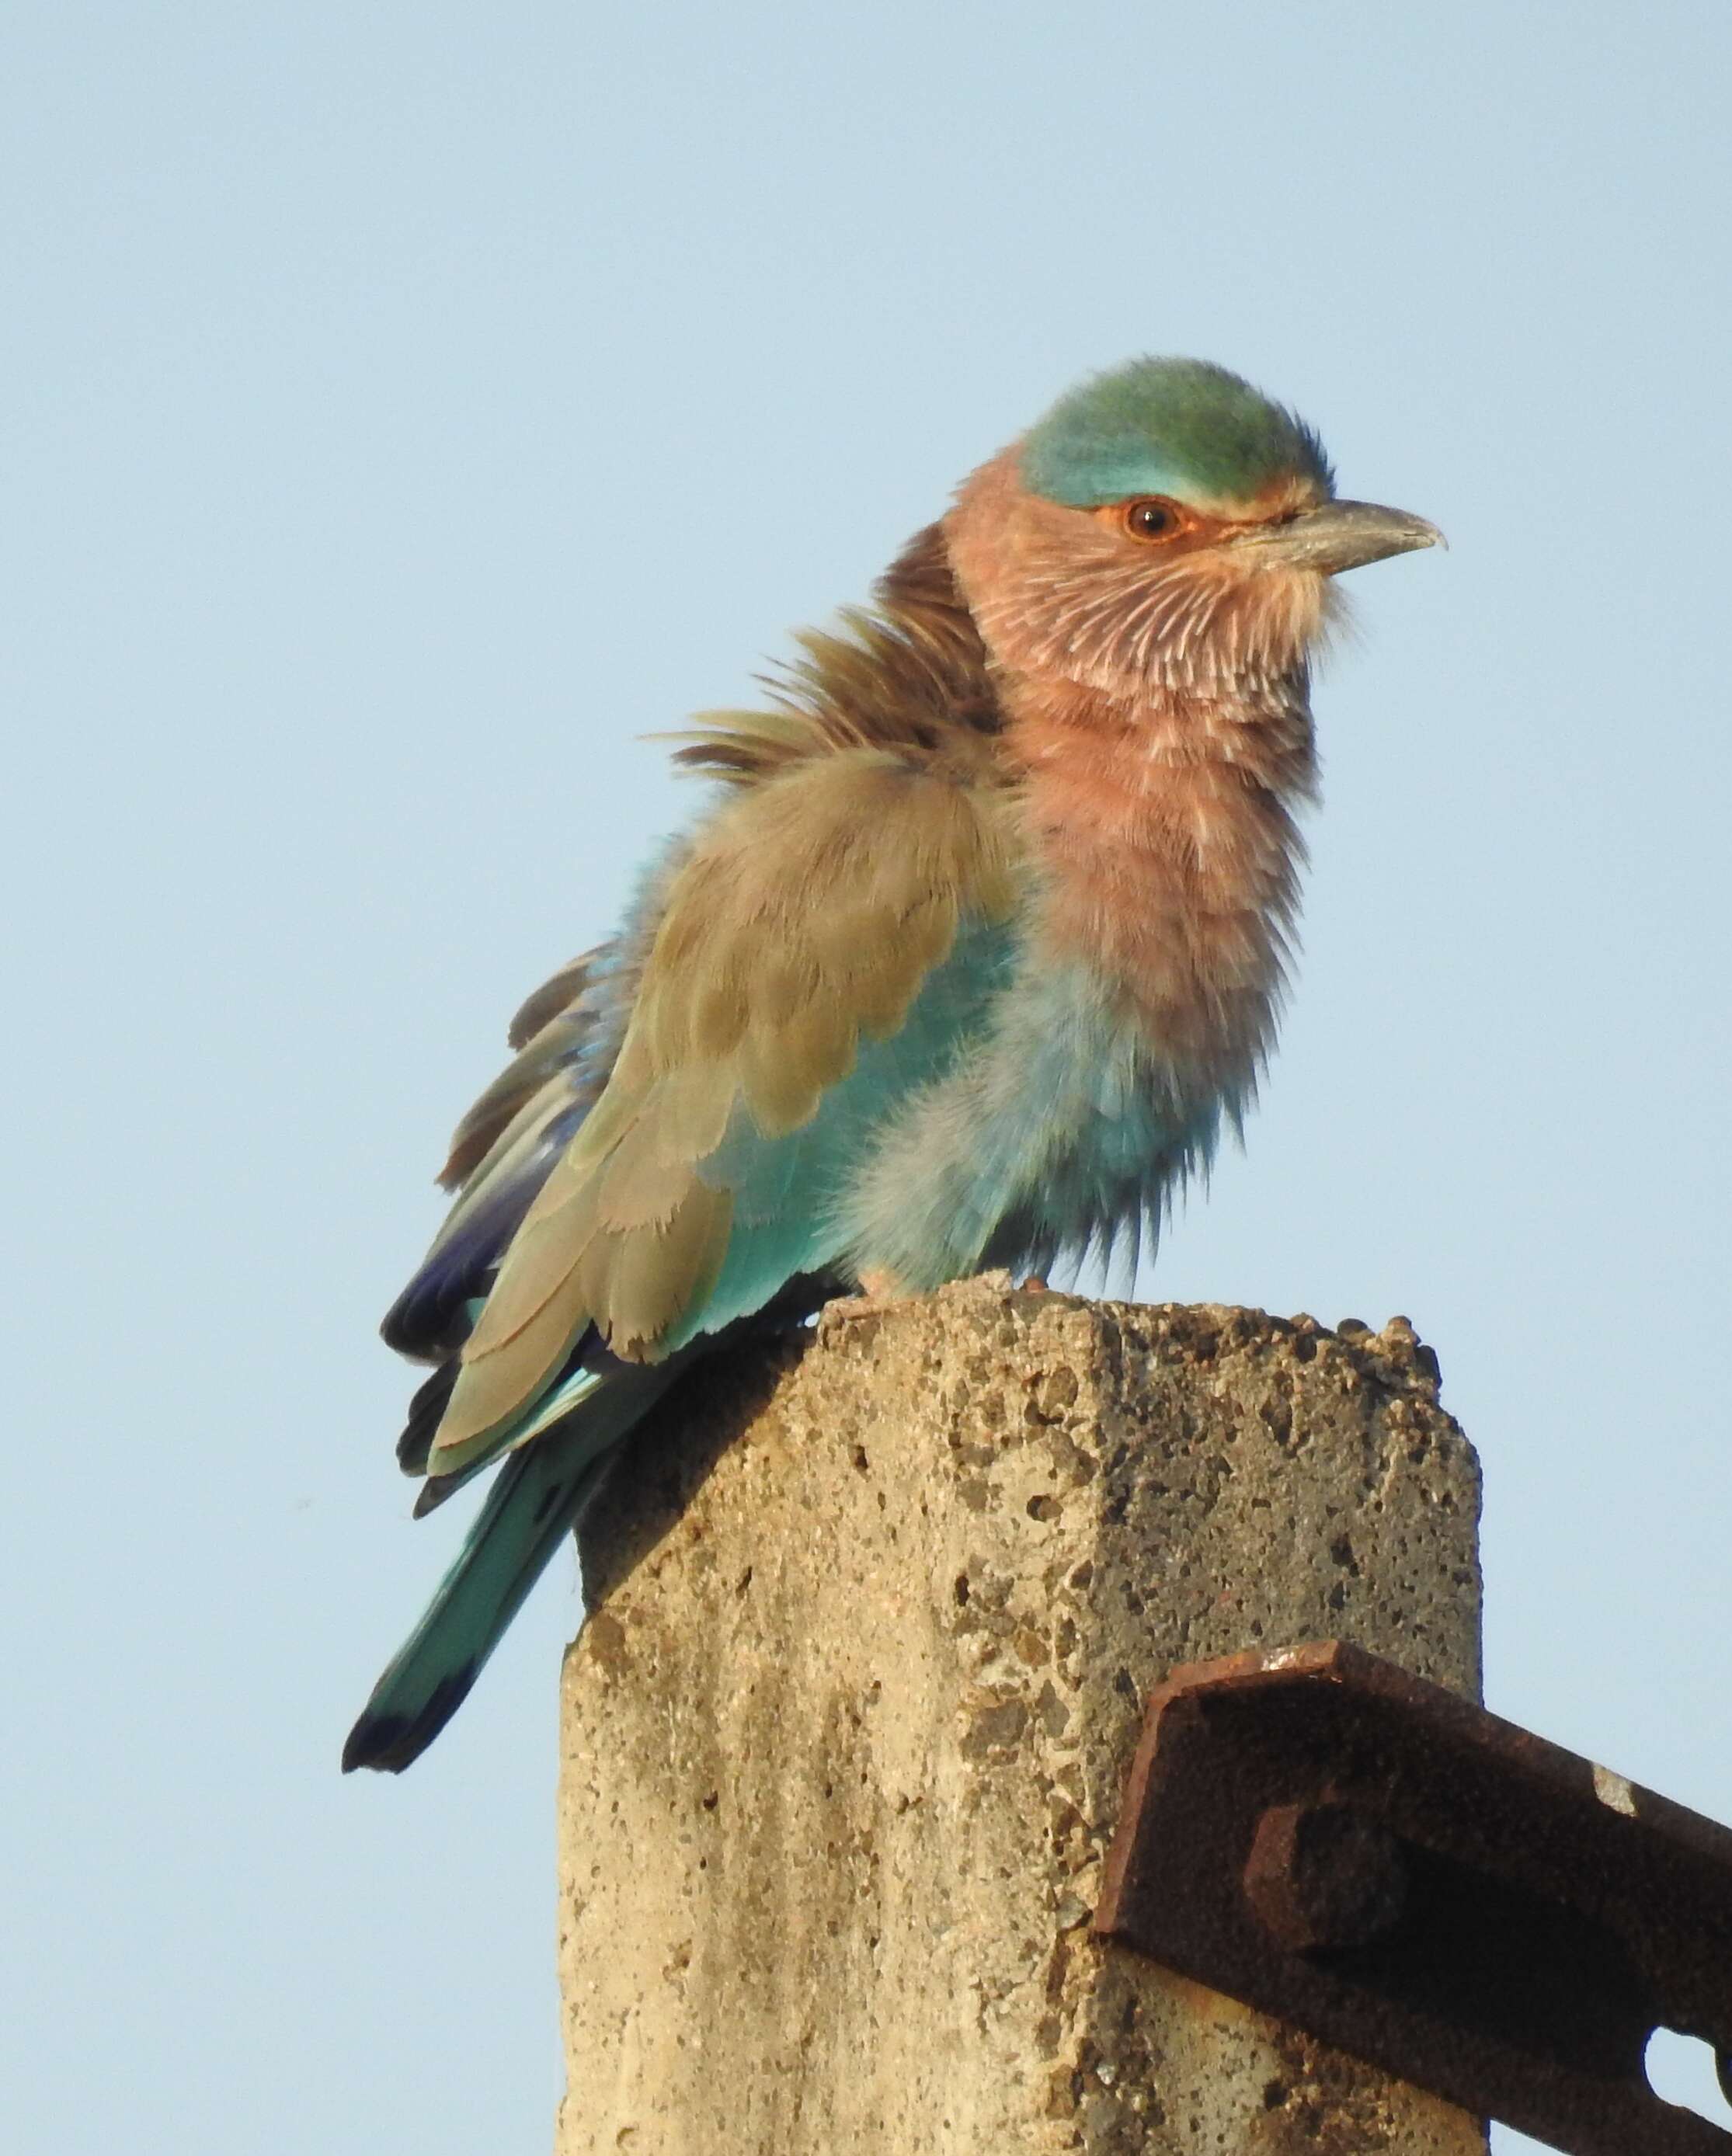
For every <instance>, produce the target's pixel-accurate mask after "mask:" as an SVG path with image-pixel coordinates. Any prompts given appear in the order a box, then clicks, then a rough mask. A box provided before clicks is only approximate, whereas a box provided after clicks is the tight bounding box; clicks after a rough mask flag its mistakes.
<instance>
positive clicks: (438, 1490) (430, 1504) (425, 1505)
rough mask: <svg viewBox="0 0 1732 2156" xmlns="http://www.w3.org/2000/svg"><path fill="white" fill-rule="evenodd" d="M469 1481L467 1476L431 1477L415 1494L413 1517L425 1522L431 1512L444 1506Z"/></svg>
mask: <svg viewBox="0 0 1732 2156" xmlns="http://www.w3.org/2000/svg"><path fill="white" fill-rule="evenodd" d="M468 1480H469V1477H468V1476H466V1475H429V1476H428V1478H427V1480H426V1481H424V1483H423V1484H422V1485H421V1486H420V1488H419V1490H418V1491H416V1493H415V1509H414V1515H413V1517H414V1518H416V1519H418V1520H424V1519H425V1518H426V1517H427V1515H428V1514H429V1512H434V1511H436V1510H437V1509H438V1507H439V1506H441V1505H443V1504H444V1502H445V1500H446V1498H447V1497H449V1496H450V1494H451V1492H452V1491H454V1490H460V1489H461V1488H462V1487H463V1486H464V1484H465V1482H466V1481H468Z"/></svg>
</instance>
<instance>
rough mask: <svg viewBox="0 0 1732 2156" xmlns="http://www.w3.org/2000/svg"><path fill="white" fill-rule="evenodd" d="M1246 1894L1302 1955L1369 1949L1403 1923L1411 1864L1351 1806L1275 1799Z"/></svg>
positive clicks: (1256, 1845)
mask: <svg viewBox="0 0 1732 2156" xmlns="http://www.w3.org/2000/svg"><path fill="white" fill-rule="evenodd" d="M1245 1898H1246V1901H1248V1902H1250V1904H1251V1907H1252V1908H1253V1909H1254V1910H1255V1911H1256V1912H1257V1918H1258V1921H1259V1922H1261V1923H1262V1926H1263V1928H1264V1929H1265V1930H1266V1931H1267V1932H1268V1933H1270V1934H1271V1935H1272V1937H1273V1938H1277V1939H1278V1940H1279V1941H1280V1942H1281V1943H1282V1946H1284V1947H1288V1948H1292V1949H1293V1950H1294V1951H1295V1952H1297V1953H1306V1952H1308V1951H1309V1950H1310V1949H1312V1948H1316V1947H1362V1946H1367V1945H1369V1944H1370V1942H1371V1941H1372V1940H1373V1939H1379V1938H1382V1937H1383V1936H1384V1935H1385V1933H1387V1932H1390V1931H1391V1930H1393V1929H1394V1928H1395V1924H1396V1922H1397V1921H1398V1920H1399V1918H1400V1917H1401V1910H1402V1907H1403V1905H1404V1904H1405V1902H1406V1898H1407V1866H1406V1863H1405V1862H1404V1861H1403V1859H1402V1856H1401V1844H1400V1843H1399V1842H1398V1841H1397V1840H1396V1839H1395V1836H1394V1835H1392V1834H1391V1833H1390V1831H1389V1830H1388V1829H1387V1828H1386V1827H1384V1826H1382V1825H1379V1823H1378V1822H1377V1820H1374V1819H1370V1818H1368V1817H1367V1815H1365V1813H1364V1812H1362V1811H1356V1810H1355V1809H1354V1808H1353V1807H1352V1806H1351V1805H1350V1804H1273V1805H1271V1807H1270V1808H1269V1809H1268V1810H1267V1811H1266V1812H1265V1813H1264V1814H1263V1815H1262V1818H1261V1819H1260V1820H1258V1821H1257V1832H1256V1834H1255V1835H1254V1836H1253V1837H1252V1840H1251V1855H1250V1856H1249V1857H1247V1858H1246V1864H1245Z"/></svg>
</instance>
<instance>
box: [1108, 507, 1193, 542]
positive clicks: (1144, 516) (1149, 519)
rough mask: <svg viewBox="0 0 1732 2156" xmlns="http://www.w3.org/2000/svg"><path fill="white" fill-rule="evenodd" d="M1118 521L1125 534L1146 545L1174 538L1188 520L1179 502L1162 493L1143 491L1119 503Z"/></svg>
mask: <svg viewBox="0 0 1732 2156" xmlns="http://www.w3.org/2000/svg"><path fill="white" fill-rule="evenodd" d="M1118 521H1119V523H1120V525H1121V526H1122V527H1123V531H1124V532H1125V535H1126V536H1127V537H1128V538H1131V539H1139V540H1141V541H1142V542H1143V543H1144V545H1145V546H1147V545H1149V544H1150V543H1151V542H1153V543H1155V544H1157V545H1158V544H1159V542H1161V541H1162V540H1164V539H1176V538H1177V537H1178V536H1179V535H1180V532H1181V531H1184V530H1185V526H1186V524H1187V522H1188V521H1189V520H1188V519H1187V518H1186V516H1185V511H1183V510H1182V509H1181V508H1180V506H1179V504H1178V503H1177V502H1176V501H1169V500H1168V499H1167V497H1166V495H1164V494H1144V495H1138V497H1137V499H1136V500H1134V501H1127V502H1125V503H1123V505H1122V506H1120V509H1119V511H1118Z"/></svg>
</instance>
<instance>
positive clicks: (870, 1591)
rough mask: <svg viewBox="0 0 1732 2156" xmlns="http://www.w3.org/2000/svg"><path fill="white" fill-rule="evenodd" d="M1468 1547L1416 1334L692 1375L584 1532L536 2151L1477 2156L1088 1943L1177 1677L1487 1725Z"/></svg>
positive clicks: (991, 1288) (1138, 1331) (803, 1359)
mask: <svg viewBox="0 0 1732 2156" xmlns="http://www.w3.org/2000/svg"><path fill="white" fill-rule="evenodd" d="M1477 1518H1478V1467H1477V1464H1476V1462H1475V1460H1474V1456H1473V1453H1472V1448H1471V1447H1470V1446H1469V1445H1468V1444H1467V1440H1466V1439H1465V1438H1464V1437H1463V1436H1462V1433H1461V1431H1460V1430H1459V1429H1458V1428H1457V1425H1456V1424H1455V1423H1454V1422H1453V1421H1452V1419H1450V1417H1449V1416H1448V1415H1447V1414H1445V1413H1444V1412H1443V1411H1442V1409H1440V1407H1439V1406H1438V1404H1437V1374H1436V1360H1435V1358H1433V1357H1432V1356H1431V1353H1430V1351H1429V1350H1428V1349H1426V1348H1425V1347H1422V1346H1421V1344H1420V1342H1418V1341H1417V1340H1416V1337H1415V1336H1414V1334H1413V1332H1412V1330H1411V1327H1409V1326H1408V1325H1407V1324H1406V1322H1405V1321H1403V1320H1401V1319H1394V1320H1391V1321H1390V1323H1389V1324H1388V1325H1387V1326H1385V1327H1384V1329H1383V1330H1382V1331H1381V1332H1375V1333H1374V1332H1369V1331H1366V1330H1364V1329H1362V1328H1359V1327H1344V1328H1343V1329H1342V1330H1340V1331H1339V1332H1331V1331H1329V1330H1328V1329H1327V1328H1325V1327H1322V1326H1319V1325H1318V1324H1317V1323H1316V1322H1314V1321H1313V1320H1312V1319H1309V1318H1306V1317H1300V1318H1296V1319H1292V1320H1287V1319H1280V1318H1274V1317H1267V1316H1266V1315H1264V1314H1263V1313H1262V1312H1257V1311H1246V1310H1232V1309H1226V1308H1220V1307H1215V1306H1197V1307H1183V1306H1154V1307H1144V1306H1134V1305H1128V1304H1119V1303H1097V1302H1089V1301H1082V1300H1080V1299H1078V1298H1076V1297H1073V1296H1066V1295H1059V1294H1051V1293H1047V1292H1046V1291H1037V1290H1034V1289H1028V1290H1022V1289H1016V1288H1013V1287H1012V1286H1011V1285H1010V1282H1009V1281H1008V1280H1006V1279H1004V1278H1002V1277H999V1278H989V1279H987V1280H984V1281H971V1282H968V1283H965V1284H964V1285H961V1286H956V1287H953V1288H949V1289H946V1290H944V1291H943V1292H941V1293H940V1294H938V1295H936V1296H931V1297H928V1298H924V1299H922V1300H919V1301H908V1302H897V1303H884V1304H874V1303H866V1302H861V1303H840V1304H835V1305H833V1306H831V1307H830V1309H829V1310H828V1311H826V1312H825V1314H824V1316H823V1317H822V1318H821V1319H820V1322H819V1324H818V1325H817V1327H816V1328H815V1330H813V1331H810V1332H805V1333H803V1334H801V1335H799V1336H798V1337H797V1338H795V1339H794V1340H793V1341H791V1342H787V1343H785V1344H784V1345H783V1346H781V1347H775V1348H771V1349H768V1350H758V1351H748V1352H743V1353H740V1354H738V1355H737V1356H734V1357H731V1358H727V1360H725V1361H717V1362H715V1363H712V1364H711V1365H709V1366H708V1367H707V1368H703V1369H700V1370H699V1371H697V1372H696V1373H694V1375H693V1377H692V1378H691V1379H690V1380H688V1381H687V1382H686V1384H685V1385H684V1386H683V1387H682V1388H681V1390H680V1391H678V1392H676V1394H673V1395H672V1396H671V1398H670V1399H669V1401H668V1402H667V1403H666V1407H665V1409H664V1411H663V1413H662V1414H661V1416H660V1419H659V1422H658V1423H657V1424H656V1425H655V1428H654V1429H652V1430H650V1431H648V1432H647V1433H646V1434H645V1436H644V1437H643V1438H642V1440H640V1446H639V1450H638V1453H637V1456H636V1458H635V1460H633V1461H632V1462H631V1463H630V1466H629V1467H628V1470H627V1471H626V1472H624V1473H622V1474H621V1475H620V1476H617V1477H616V1478H615V1487H614V1490H613V1491H612V1492H611V1493H610V1495H609V1498H608V1500H607V1501H606V1502H605V1504H604V1506H603V1507H601V1508H600V1509H599V1511H598V1512H597V1513H596V1515H595V1516H594V1517H593V1518H592V1520H591V1522H590V1523H589V1526H588V1531H587V1532H586V1534H585V1537H584V1549H583V1562H584V1575H585V1581H586V1587H587V1591H588V1595H589V1598H590V1600H591V1606H592V1611H593V1614H592V1615H591V1616H590V1618H589V1620H588V1624H587V1625H586V1626H585V1628H584V1630H583V1633H582V1635H580V1637H579V1638H578V1640H577V1641H576V1643H575V1644H574V1645H573V1647H572V1649H571V1650H570V1652H569V1654H568V1657H567V1661H566V1669H565V1677H564V1725H563V1771H562V1779H561V1787H560V1799H559V1805H560V1852H561V1856H560V1861H561V1923H560V1965H561V1979H562V1984H563V1997H564V2020H565V2027H566V2035H567V2044H568V2093H567V2097H566V2100H565V2102H564V2104H563V2107H562V2109H561V2113H560V2120H559V2127H558V2151H559V2152H560V2156H602V2152H607V2153H608V2156H617V2152H619V2151H622V2150H625V2151H630V2152H632V2156H736V2152H738V2156H808V2152H809V2156H820V2152H822V2156H838V2152H841V2151H859V2152H862V2156H865V2152H871V2156H989V2152H990V2156H1010V2152H1011V2151H1016V2152H1022V2151H1031V2152H1036V2156H1045V2152H1053V2156H1056V2152H1060V2151H1065V2152H1071V2151H1081V2152H1087V2156H1131V2152H1133V2151H1134V2152H1149V2156H1169V2152H1170V2156H1180V2152H1184V2156H1217V2152H1219V2156H1226V2152H1239V2151H1247V2152H1250V2151H1256V2152H1259V2156H1277V2152H1283V2151H1288V2150H1300V2149H1303V2150H1304V2151H1306V2152H1308V2156H1347V2153H1348V2152H1357V2151H1381V2150H1401V2151H1405V2152H1413V2156H1470V2152H1475V2151H1480V2152H1483V2149H1484V2148H1485V2141H1484V2138H1483V2133H1482V2132H1481V2130H1480V2129H1479V2128H1478V2126H1477V2125H1476V2124H1475V2123H1472V2122H1470V2121H1469V2120H1467V2119H1466V2118H1465V2117H1463V2116H1462V2114H1461V2113H1459V2112H1455V2111H1452V2110H1450V2109H1448V2108H1447V2107H1445V2106H1443V2105H1442V2104H1439V2103H1437V2102H1435V2101H1434V2100H1432V2099H1431V2098H1428V2097H1422V2096H1421V2095H1419V2094H1418V2093H1417V2092H1414V2091H1412V2090H1409V2089H1406V2088H1403V2087H1399V2086H1397V2085H1395V2084H1393V2083H1391V2082H1389V2081H1387V2080H1386V2079H1385V2077H1383V2076H1380V2075H1378V2074H1375V2073H1374V2072H1373V2071H1371V2070H1370V2069H1369V2068H1367V2067H1364V2066H1359V2065H1357V2064H1356V2063H1354V2062H1353V2061H1349V2060H1346V2059H1344V2058H1342V2057H1341V2056H1339V2054H1336V2053H1334V2052H1330V2051H1326V2050H1324V2049H1323V2047H1321V2046H1315V2045H1313V2044H1310V2043H1309V2042H1308V2041H1307V2040H1304V2039H1303V2038H1300V2037H1298V2036H1296V2035H1293V2034H1292V2033H1291V2032H1288V2031H1284V2030H1281V2029H1280V2028H1278V2027H1277V2026H1276V2025H1273V2024H1272V2023H1269V2022H1267V2021H1265V2020H1263V2019H1262V2017H1261V2016H1259V2015H1255V2014H1253V2013H1251V2012H1250V2011H1249V2010H1246V2009H1244V2008H1241V2007H1239V2006H1236V2005H1232V2004H1231V2003H1230V2002H1229V2001H1226V2000H1225V1999H1220V1998H1218V1997H1217V1996H1215V1994H1212V1993H1209V1992H1206V1991H1203V1990H1201V1989H1198V1988H1197V1987H1196V1986H1195V1985H1192V1984H1187V1983H1185V1982H1184V1981H1182V1980H1181V1979H1178V1978H1176V1977H1174V1976H1171V1975H1169V1974H1166V1973H1165V1972H1164V1971H1162V1970H1160V1969H1156V1968H1154V1966H1153V1965H1151V1964H1149V1963H1144V1962H1141V1961H1139V1960H1138V1958H1136V1957H1135V1956H1133V1955H1132V1954H1129V1953H1126V1952H1124V1951H1123V1950H1122V1949H1119V1948H1102V1947H1100V1946H1098V1945H1097V1943H1095V1942H1094V1940H1093V1939H1092V1937H1091V1936H1090V1934H1089V1933H1088V1930H1087V1920H1088V1917H1089V1916H1090V1914H1091V1913H1092V1909H1093V1905H1094V1900H1095V1897H1096V1894H1097V1891H1098V1886H1099V1881H1100V1871H1101V1864H1102V1856H1103V1854H1104V1851H1105V1849H1106V1845H1107V1843H1108V1840H1109V1838H1110V1836H1111V1834H1112V1830H1113V1825H1114V1823H1115V1821H1116V1819H1117V1816H1118V1804H1119V1798H1120V1791H1121V1788H1122V1785H1123V1779H1124V1775H1125V1771H1126V1768H1127V1767H1128V1763H1129V1760H1130V1758H1131V1753H1132V1751H1133V1746H1134V1742H1135V1738H1136V1732H1137V1730H1138V1725H1139V1722H1140V1718H1141V1702H1142V1701H1143V1699H1144V1696H1145V1695H1146V1694H1147V1693H1148V1692H1149V1691H1150V1690H1151V1689H1152V1688H1153V1686H1154V1685H1155V1684H1156V1683H1157V1682H1158V1681H1159V1680H1160V1679H1161V1678H1162V1677H1163V1676H1164V1675H1165V1674H1166V1673H1167V1671H1169V1670H1170V1669H1171V1668H1172V1667H1173V1666H1174V1664H1175V1663H1179V1662H1182V1661H1195V1660H1198V1659H1200V1658H1202V1657H1204V1656H1208V1655H1222V1654H1230V1653H1233V1652H1236V1651H1237V1650H1240V1649H1241V1648H1245V1647H1251V1646H1255V1645H1259V1644H1263V1645H1284V1644H1288V1643H1291V1642H1293V1641H1297V1640H1307V1639H1316V1638H1323V1637H1329V1636H1339V1637H1343V1638H1346V1639H1349V1640H1354V1641H1356V1642H1358V1643H1359V1645H1362V1646H1365V1647H1368V1648H1370V1649H1371V1650H1374V1651H1375V1652H1377V1653H1380V1654H1383V1655H1389V1656H1390V1657H1391V1658H1393V1659H1394V1660H1395V1661H1399V1662H1401V1663H1402V1664H1404V1665H1405V1666H1406V1667H1407V1668H1409V1669H1411V1670H1413V1671H1416V1672H1417V1673H1418V1674H1419V1675H1421V1676H1426V1677H1430V1678H1431V1679H1432V1680H1433V1681H1436V1682H1439V1683H1442V1684H1446V1685H1449V1686H1453V1687H1454V1688H1456V1689H1457V1690H1458V1691H1464V1692H1467V1693H1468V1694H1470V1695H1473V1696H1477V1693H1478V1633H1479V1573H1478V1558H1477V1550H1476V1537H1475V1528H1476V1522H1477Z"/></svg>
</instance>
